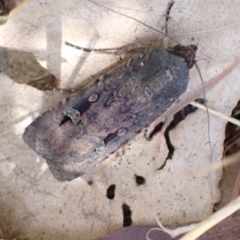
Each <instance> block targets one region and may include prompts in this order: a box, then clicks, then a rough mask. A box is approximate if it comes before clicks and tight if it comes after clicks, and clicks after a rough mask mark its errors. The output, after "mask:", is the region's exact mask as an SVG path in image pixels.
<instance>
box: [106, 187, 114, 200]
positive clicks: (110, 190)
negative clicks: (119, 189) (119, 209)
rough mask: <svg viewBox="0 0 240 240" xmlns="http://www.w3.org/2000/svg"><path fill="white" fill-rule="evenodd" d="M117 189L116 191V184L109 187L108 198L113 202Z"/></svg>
mask: <svg viewBox="0 0 240 240" xmlns="http://www.w3.org/2000/svg"><path fill="white" fill-rule="evenodd" d="M115 189H116V185H115V184H112V185H110V186H109V187H108V189H107V194H106V197H107V198H108V199H111V200H112V199H114V197H115Z"/></svg>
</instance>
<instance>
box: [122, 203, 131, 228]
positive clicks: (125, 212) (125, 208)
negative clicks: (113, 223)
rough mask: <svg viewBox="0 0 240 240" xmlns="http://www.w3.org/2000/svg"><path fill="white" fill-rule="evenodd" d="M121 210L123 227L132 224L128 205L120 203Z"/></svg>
mask: <svg viewBox="0 0 240 240" xmlns="http://www.w3.org/2000/svg"><path fill="white" fill-rule="evenodd" d="M122 211H123V227H128V226H130V225H131V224H132V219H131V216H132V211H131V209H130V207H129V206H128V205H127V204H126V203H123V204H122Z"/></svg>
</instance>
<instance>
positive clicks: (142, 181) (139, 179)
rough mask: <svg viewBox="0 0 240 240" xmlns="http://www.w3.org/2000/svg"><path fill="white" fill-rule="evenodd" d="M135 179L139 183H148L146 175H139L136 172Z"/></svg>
mask: <svg viewBox="0 0 240 240" xmlns="http://www.w3.org/2000/svg"><path fill="white" fill-rule="evenodd" d="M135 180H136V183H137V185H144V184H145V183H146V180H145V178H144V177H142V176H138V175H136V174H135Z"/></svg>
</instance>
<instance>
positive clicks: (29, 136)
mask: <svg viewBox="0 0 240 240" xmlns="http://www.w3.org/2000/svg"><path fill="white" fill-rule="evenodd" d="M196 51H197V46H195V45H188V46H181V45H176V46H175V47H174V48H168V49H165V50H163V49H162V50H159V49H150V48H145V49H144V51H142V52H141V53H140V54H139V55H138V56H136V57H134V58H132V59H130V60H129V61H127V62H124V63H122V64H121V65H120V66H118V67H117V68H115V69H113V70H112V71H110V72H108V73H107V74H105V75H103V76H102V77H100V78H98V79H96V80H95V81H94V82H93V83H91V84H89V85H87V86H85V87H83V88H82V89H80V90H79V91H77V92H76V93H74V94H73V95H72V96H70V97H68V98H66V99H65V100H63V101H62V102H60V103H59V104H58V105H57V106H55V107H53V108H52V109H50V110H49V111H47V112H45V113H44V114H42V115H41V116H39V117H38V118H37V119H35V120H34V121H33V122H32V123H31V124H30V125H29V126H28V127H27V128H26V129H25V132H24V134H23V140H24V141H25V143H26V144H28V145H29V146H30V147H31V148H32V149H33V150H34V151H36V152H37V153H38V154H40V155H42V156H43V158H45V159H46V160H47V163H48V165H49V168H50V170H51V171H52V173H53V175H54V177H55V178H56V179H58V180H60V181H65V180H68V181H70V180H72V179H74V178H76V177H79V176H81V175H83V174H85V173H87V172H89V171H91V170H92V169H93V168H94V167H96V166H97V165H98V164H99V163H101V162H102V161H103V160H104V159H106V158H107V157H108V156H109V155H110V154H113V153H114V152H115V151H116V150H117V149H118V148H119V147H121V146H122V145H124V144H125V143H127V142H128V141H129V140H130V139H132V138H133V137H134V136H135V135H136V134H138V133H139V132H141V131H142V130H143V129H144V128H145V127H147V126H148V125H149V124H150V123H151V122H153V121H154V120H155V119H156V118H158V117H159V116H160V115H161V114H162V113H164V112H165V111H166V110H167V109H168V108H169V107H170V106H171V105H172V104H173V103H174V101H175V100H176V99H177V98H179V96H180V95H181V94H182V93H184V92H185V91H186V89H187V85H188V79H189V69H191V68H192V66H193V64H194V61H195V54H196Z"/></svg>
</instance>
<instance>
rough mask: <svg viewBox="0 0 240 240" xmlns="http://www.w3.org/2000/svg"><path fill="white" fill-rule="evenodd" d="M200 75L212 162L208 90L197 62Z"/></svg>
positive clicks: (196, 65)
mask: <svg viewBox="0 0 240 240" xmlns="http://www.w3.org/2000/svg"><path fill="white" fill-rule="evenodd" d="M194 65H195V67H196V69H197V71H198V74H199V76H200V79H201V82H202V89H203V98H204V99H205V106H206V112H207V122H208V139H209V148H210V156H211V162H212V160H213V156H212V144H211V143H212V141H211V134H210V117H209V109H208V105H207V100H206V89H205V85H204V81H203V77H202V74H201V71H200V69H199V66H198V64H197V62H195V63H194Z"/></svg>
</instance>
